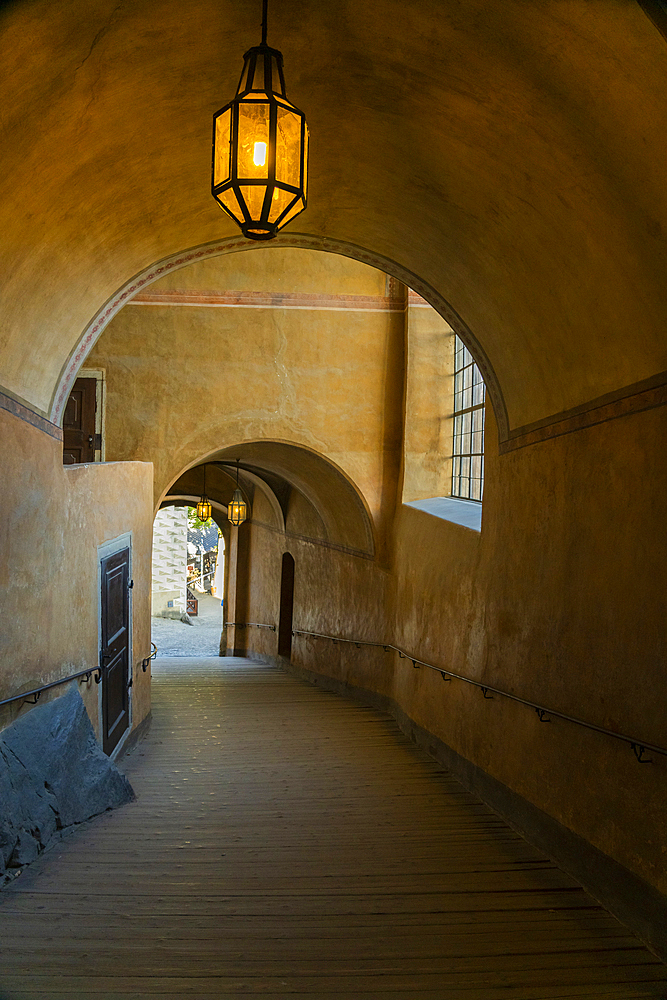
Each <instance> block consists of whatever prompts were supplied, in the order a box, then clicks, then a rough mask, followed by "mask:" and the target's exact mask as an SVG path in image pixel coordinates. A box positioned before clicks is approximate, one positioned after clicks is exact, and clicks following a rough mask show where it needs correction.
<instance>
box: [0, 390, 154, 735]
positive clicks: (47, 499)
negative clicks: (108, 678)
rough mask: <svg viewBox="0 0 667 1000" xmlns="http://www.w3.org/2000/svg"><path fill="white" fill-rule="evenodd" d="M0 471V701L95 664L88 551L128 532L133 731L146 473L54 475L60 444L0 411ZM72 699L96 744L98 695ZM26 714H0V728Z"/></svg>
mask: <svg viewBox="0 0 667 1000" xmlns="http://www.w3.org/2000/svg"><path fill="white" fill-rule="evenodd" d="M0 465H1V466H2V469H3V475H2V480H1V481H0V512H1V517H0V593H1V601H2V629H0V665H1V666H0V699H2V698H9V697H11V696H12V695H14V694H19V693H20V692H21V691H22V690H26V691H27V690H29V689H30V688H33V687H38V686H39V685H40V684H44V683H49V682H50V681H53V680H57V679H58V677H62V676H66V675H67V674H70V673H75V672H77V671H78V670H84V669H86V667H94V666H96V665H97V664H98V662H99V646H98V617H99V610H98V609H99V582H98V563H99V559H98V553H97V548H98V546H99V545H103V544H104V543H105V542H109V541H112V540H113V539H115V538H117V537H119V536H120V535H123V534H125V533H127V532H131V533H132V575H133V579H134V587H133V589H132V609H133V616H132V651H133V667H134V684H133V687H132V705H133V708H132V721H133V724H134V725H137V724H138V723H139V722H141V720H142V719H143V718H144V717H145V716H146V715H147V714H148V712H149V710H150V672H147V673H145V674H144V673H143V672H142V670H141V666H140V664H141V659H142V658H143V657H144V656H146V655H147V654H148V653H149V652H150V587H151V545H152V504H153V476H152V468H151V466H150V465H149V464H140V463H138V462H133V463H129V462H128V463H117V464H110V465H109V464H98V465H81V466H69V467H63V464H62V443H61V442H60V441H57V440H55V439H54V438H52V437H50V436H49V435H47V434H45V433H44V432H43V431H42V430H40V429H38V428H36V427H33V426H31V425H30V424H29V423H26V422H25V421H23V420H20V419H18V418H17V417H15V416H14V415H12V414H10V413H8V412H7V411H6V410H2V409H0ZM79 689H80V691H81V694H82V696H83V698H84V701H85V704H86V708H87V709H88V712H89V714H90V717H91V720H92V722H93V725H94V727H95V729H96V732H97V733H98V735H99V723H100V719H99V713H98V698H99V696H100V691H101V688H100V686H99V685H97V684H95V683H94V682H92V681H91V683H90V684H86V683H84V684H81V685H80V686H79ZM62 690H63V689H62V688H61V689H59V688H55V689H54V690H53V691H51V692H47V693H46V694H44V695H43V696H42V697H44V698H47V697H57V696H58V695H59V694H61V693H62ZM19 704H20V703H19ZM28 710H29V708H28V706H23V707H22V708H19V707H17V706H8V707H6V708H4V709H0V726H4V725H7V724H8V723H9V722H10V721H11V720H12V719H13V718H15V717H16V715H17V714H18V713H19V712H26V711H28Z"/></svg>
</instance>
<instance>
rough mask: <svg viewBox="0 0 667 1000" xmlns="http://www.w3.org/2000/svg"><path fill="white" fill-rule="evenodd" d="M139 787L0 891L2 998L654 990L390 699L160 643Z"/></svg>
mask: <svg viewBox="0 0 667 1000" xmlns="http://www.w3.org/2000/svg"><path fill="white" fill-rule="evenodd" d="M153 699H154V700H153V723H152V727H151V731H150V734H149V736H148V737H147V739H146V740H145V741H144V742H143V743H142V744H140V745H139V746H138V747H137V748H136V750H135V751H134V752H133V753H132V754H131V755H129V756H128V757H126V758H125V760H124V763H123V766H124V768H125V770H126V771H127V773H128V776H129V778H130V780H131V781H132V783H133V785H134V788H135V791H136V793H137V801H136V802H135V803H133V804H131V805H129V806H125V807H124V808H122V809H119V810H117V811H116V812H113V813H108V814H106V815H104V816H102V817H99V818H98V819H96V820H93V821H91V822H89V823H87V824H84V825H83V826H82V827H81V828H79V829H78V830H77V831H76V832H75V833H74V834H73V835H72V836H71V837H69V838H67V839H66V840H65V841H63V842H62V843H61V844H59V845H58V846H57V847H56V848H55V849H54V850H52V851H50V852H48V853H47V854H46V855H44V856H43V857H42V858H41V859H40V860H38V861H37V862H36V863H35V864H34V865H32V866H31V867H30V868H28V869H27V870H26V871H25V872H24V873H23V874H22V875H21V876H20V877H19V878H18V879H17V880H16V881H15V882H14V883H13V884H12V885H11V886H9V887H8V888H7V889H5V890H4V891H3V892H2V893H0V998H1V1000H17V998H27V997H30V998H47V997H48V998H51V1000H65V998H68V1000H71V998H77V997H90V998H91V1000H116V998H118V1000H128V998H131V997H156V996H162V997H167V998H177V997H184V998H193V997H197V998H202V1000H204V998H211V1000H213V998H215V1000H225V998H227V997H241V996H243V997H264V998H267V997H269V998H270V997H273V998H276V997H292V996H296V997H298V998H300V1000H305V998H321V1000H333V998H334V997H335V998H336V1000H355V998H356V1000H380V998H387V1000H408V998H410V1000H417V998H419V1000H455V998H461V1000H475V998H479V1000H482V998H483V1000H499V998H503V1000H554V998H565V997H568V998H573V997H576V998H579V1000H582V998H591V1000H592V998H600V997H609V998H612V997H613V998H619V1000H620V998H623V1000H627V998H630V997H652V998H662V997H664V996H666V995H667V991H666V986H665V984H666V983H667V967H665V966H664V965H662V964H661V963H660V962H658V961H657V960H656V959H655V958H654V957H653V956H652V955H651V954H650V953H649V952H648V951H647V950H646V949H645V948H643V947H642V946H641V944H640V943H639V942H638V941H637V940H636V939H635V938H634V937H633V936H632V935H631V934H630V933H629V932H628V931H627V930H626V929H625V928H623V927H622V926H621V925H620V924H618V923H617V922H616V921H615V920H614V919H613V918H612V917H610V916H609V915H608V914H607V913H605V911H604V910H602V909H601V908H600V907H599V906H597V905H596V904H595V903H594V902H593V901H592V900H591V899H590V898H589V897H588V896H587V895H586V894H585V893H584V892H583V890H582V889H580V888H579V887H578V886H577V885H576V884H575V883H573V881H572V880H571V879H570V878H569V877H568V876H566V875H564V874H563V873H562V872H560V871H559V869H558V868H556V867H555V865H553V864H551V863H550V862H549V861H547V860H546V859H545V858H544V857H543V856H542V855H540V853H539V852H538V851H536V850H535V849H534V848H532V847H530V846H529V845H528V844H526V843H525V842H524V841H523V840H521V839H520V838H519V837H518V836H517V835H516V834H514V833H513V832H512V831H511V830H510V829H509V828H508V827H507V826H506V825H505V824H504V823H503V822H502V821H501V820H500V819H498V817H497V816H495V815H494V814H493V813H492V812H490V810H489V809H487V808H486V807H485V806H483V805H482V804H480V803H479V802H478V801H477V800H475V799H474V798H473V797H472V796H471V795H469V794H467V793H466V792H464V791H463V789H462V788H461V786H460V785H459V784H458V783H457V782H456V781H455V780H454V779H453V778H452V777H450V776H449V775H448V774H447V772H446V771H445V770H444V769H443V768H442V767H441V766H440V765H438V764H437V763H435V762H434V761H433V760H431V758H430V757H428V756H427V755H426V754H425V753H423V752H422V751H420V750H418V749H416V748H415V747H414V746H413V745H412V744H411V743H410V742H409V741H408V740H407V739H406V738H405V737H404V736H403V735H402V734H401V733H400V732H399V731H398V729H397V728H396V726H395V724H394V723H393V721H392V720H391V719H389V718H388V717H385V716H382V715H380V714H379V713H377V712H375V711H373V710H371V709H367V708H363V707H360V706H358V705H356V704H355V703H353V702H351V701H347V700H345V699H342V698H339V697H337V696H336V695H332V694H328V693H326V692H323V691H320V690H319V689H317V688H313V687H311V686H309V685H307V684H304V683H301V682H300V681H297V680H295V679H294V678H292V677H290V676H288V675H286V674H284V673H282V672H281V671H279V670H277V669H275V668H272V667H268V666H263V665H258V664H253V663H250V662H249V661H245V660H232V659H219V658H217V657H216V658H211V659H204V660H198V661H195V660H185V659H164V660H162V661H158V662H157V664H156V669H155V676H154V682H153Z"/></svg>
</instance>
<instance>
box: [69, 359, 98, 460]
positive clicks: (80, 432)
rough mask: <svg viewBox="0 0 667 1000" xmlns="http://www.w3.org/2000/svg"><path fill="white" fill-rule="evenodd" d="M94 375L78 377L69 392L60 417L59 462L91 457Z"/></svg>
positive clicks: (95, 396)
mask: <svg viewBox="0 0 667 1000" xmlns="http://www.w3.org/2000/svg"><path fill="white" fill-rule="evenodd" d="M96 390H97V384H96V380H95V379H94V378H78V379H77V380H76V382H75V383H74V388H73V389H72V391H71V392H70V394H69V399H68V400H67V406H66V407H65V416H64V417H63V465H78V464H80V463H81V462H94V461H95V409H96V406H95V404H96V398H97V395H96Z"/></svg>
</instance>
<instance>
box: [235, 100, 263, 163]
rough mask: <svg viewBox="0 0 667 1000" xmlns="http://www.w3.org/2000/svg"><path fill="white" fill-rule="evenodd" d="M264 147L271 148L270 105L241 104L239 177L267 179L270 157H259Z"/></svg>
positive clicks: (259, 103) (259, 102)
mask: <svg viewBox="0 0 667 1000" xmlns="http://www.w3.org/2000/svg"><path fill="white" fill-rule="evenodd" d="M262 146H264V147H266V149H267V150H268V148H269V105H268V104H265V103H264V102H263V101H258V102H257V103H256V104H255V103H254V102H253V103H250V102H241V104H240V105H239V144H238V163H237V169H238V177H239V179H241V178H246V177H248V178H258V179H259V178H266V177H268V171H269V157H268V156H265V157H264V161H263V162H262V157H261V156H259V157H258V155H257V153H258V150H259V149H261V147H262Z"/></svg>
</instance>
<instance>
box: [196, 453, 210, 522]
mask: <svg viewBox="0 0 667 1000" xmlns="http://www.w3.org/2000/svg"><path fill="white" fill-rule="evenodd" d="M210 516H211V504H210V502H209V501H208V499H207V498H206V466H204V495H203V497H202V498H201V500H200V501H199V503H198V504H197V517H198V518H199V520H200V521H208V519H209V517H210Z"/></svg>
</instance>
